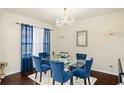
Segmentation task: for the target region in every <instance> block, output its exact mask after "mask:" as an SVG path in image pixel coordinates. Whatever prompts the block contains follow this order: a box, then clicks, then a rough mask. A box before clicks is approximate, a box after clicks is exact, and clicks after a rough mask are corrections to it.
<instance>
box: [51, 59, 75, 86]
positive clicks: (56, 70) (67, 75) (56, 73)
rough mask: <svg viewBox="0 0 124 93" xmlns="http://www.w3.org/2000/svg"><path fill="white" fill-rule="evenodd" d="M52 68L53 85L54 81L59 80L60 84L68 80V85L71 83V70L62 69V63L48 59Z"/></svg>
mask: <svg viewBox="0 0 124 93" xmlns="http://www.w3.org/2000/svg"><path fill="white" fill-rule="evenodd" d="M50 66H51V70H52V78H53V85H54V84H55V81H57V82H60V83H61V85H63V83H65V82H66V81H68V80H69V79H71V80H70V85H71V84H73V74H72V73H71V72H67V71H64V63H63V62H58V61H50Z"/></svg>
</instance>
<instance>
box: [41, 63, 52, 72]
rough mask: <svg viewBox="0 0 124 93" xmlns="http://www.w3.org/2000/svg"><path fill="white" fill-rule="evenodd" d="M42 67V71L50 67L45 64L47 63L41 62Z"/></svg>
mask: <svg viewBox="0 0 124 93" xmlns="http://www.w3.org/2000/svg"><path fill="white" fill-rule="evenodd" d="M42 68H43V71H46V70H49V69H50V66H49V65H47V64H43V65H42Z"/></svg>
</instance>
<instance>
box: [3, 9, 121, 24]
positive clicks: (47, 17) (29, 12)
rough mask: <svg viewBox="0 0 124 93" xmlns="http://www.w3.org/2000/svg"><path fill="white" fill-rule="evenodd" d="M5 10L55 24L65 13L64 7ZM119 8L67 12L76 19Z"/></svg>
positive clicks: (69, 10) (71, 10)
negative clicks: (57, 18)
mask: <svg viewBox="0 0 124 93" xmlns="http://www.w3.org/2000/svg"><path fill="white" fill-rule="evenodd" d="M3 10H4V11H7V12H11V13H15V14H19V15H22V16H26V17H30V18H34V19H37V20H41V21H44V22H47V23H49V24H53V25H54V24H55V20H56V17H58V16H62V15H63V8H4V9H3ZM120 10H123V9H119V8H68V9H67V14H68V15H69V16H72V17H75V19H76V21H78V20H80V19H85V18H88V17H93V16H98V15H103V14H106V13H110V12H115V11H120Z"/></svg>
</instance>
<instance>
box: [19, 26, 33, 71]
mask: <svg viewBox="0 0 124 93" xmlns="http://www.w3.org/2000/svg"><path fill="white" fill-rule="evenodd" d="M32 46H33V26H30V25H27V24H21V72H26V71H29V70H32V69H33V62H32Z"/></svg>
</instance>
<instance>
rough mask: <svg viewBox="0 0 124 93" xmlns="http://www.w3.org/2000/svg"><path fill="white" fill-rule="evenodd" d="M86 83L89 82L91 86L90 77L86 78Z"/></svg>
mask: <svg viewBox="0 0 124 93" xmlns="http://www.w3.org/2000/svg"><path fill="white" fill-rule="evenodd" d="M88 82H89V85H91V83H90V77H88Z"/></svg>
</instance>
